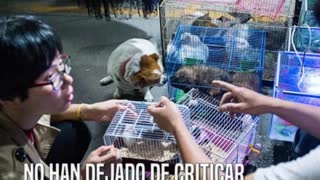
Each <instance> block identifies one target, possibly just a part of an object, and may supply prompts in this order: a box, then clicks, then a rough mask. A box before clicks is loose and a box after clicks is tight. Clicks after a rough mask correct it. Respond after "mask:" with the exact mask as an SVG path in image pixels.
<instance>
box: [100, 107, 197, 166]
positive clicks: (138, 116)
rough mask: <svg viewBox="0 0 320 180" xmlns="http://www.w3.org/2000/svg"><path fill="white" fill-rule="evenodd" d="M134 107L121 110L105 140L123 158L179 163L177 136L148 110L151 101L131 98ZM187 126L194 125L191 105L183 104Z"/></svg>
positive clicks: (110, 126)
mask: <svg viewBox="0 0 320 180" xmlns="http://www.w3.org/2000/svg"><path fill="white" fill-rule="evenodd" d="M128 103H129V104H128V106H129V107H130V108H131V109H134V111H132V110H129V109H128V110H125V111H122V112H121V111H119V112H117V113H116V115H115V116H114V118H113V120H112V121H111V123H110V125H109V127H108V128H107V130H106V132H105V134H104V137H103V138H104V143H105V144H106V145H114V146H115V147H116V148H118V149H120V153H121V156H122V158H126V159H139V160H145V161H147V162H167V163H178V162H180V161H181V159H180V153H179V151H178V148H177V144H176V141H175V138H174V136H173V135H172V134H170V133H167V132H165V131H163V130H161V129H159V127H158V126H157V125H156V124H155V123H154V122H153V117H152V116H151V115H150V114H149V113H148V112H147V107H148V106H149V105H151V103H147V102H137V101H129V102H128ZM178 108H179V109H180V111H181V113H182V115H183V119H184V121H185V124H186V125H187V127H190V124H191V122H190V112H189V108H188V107H186V106H184V105H179V106H178Z"/></svg>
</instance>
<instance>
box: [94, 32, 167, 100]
mask: <svg viewBox="0 0 320 180" xmlns="http://www.w3.org/2000/svg"><path fill="white" fill-rule="evenodd" d="M163 73H164V70H163V66H162V61H161V58H160V55H159V52H158V50H157V48H156V47H155V45H154V44H153V43H152V42H150V41H148V40H145V39H137V38H135V39H129V40H127V41H125V42H124V43H122V44H120V45H119V46H118V47H117V48H116V49H115V50H114V51H113V52H112V53H111V55H110V57H109V61H108V74H109V75H110V76H111V78H112V80H113V82H115V85H116V88H117V89H116V91H115V92H114V94H113V97H114V98H127V99H139V98H137V97H143V99H144V100H145V101H149V102H150V101H153V99H154V98H153V96H152V94H151V92H150V87H152V86H162V85H164V84H165V83H166V76H165V75H164V74H163ZM111 78H110V77H109V79H111ZM106 81H108V76H107V77H105V78H103V79H101V80H100V83H101V84H105V83H106Z"/></svg>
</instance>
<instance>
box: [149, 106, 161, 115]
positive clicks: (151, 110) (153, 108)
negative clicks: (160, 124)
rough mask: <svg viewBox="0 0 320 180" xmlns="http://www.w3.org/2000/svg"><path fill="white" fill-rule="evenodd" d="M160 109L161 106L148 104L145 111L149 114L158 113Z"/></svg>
mask: <svg viewBox="0 0 320 180" xmlns="http://www.w3.org/2000/svg"><path fill="white" fill-rule="evenodd" d="M160 110H161V107H159V106H158V105H154V104H153V105H150V106H149V107H148V109H147V111H148V112H149V113H150V114H151V115H154V114H157V113H159V112H160Z"/></svg>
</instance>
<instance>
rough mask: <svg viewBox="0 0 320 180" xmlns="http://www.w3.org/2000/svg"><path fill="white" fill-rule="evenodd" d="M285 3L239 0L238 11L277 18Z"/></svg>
mask: <svg viewBox="0 0 320 180" xmlns="http://www.w3.org/2000/svg"><path fill="white" fill-rule="evenodd" d="M284 3H285V0H271V1H270V0H239V2H238V3H237V11H240V12H245V13H251V14H259V15H264V16H270V17H272V18H276V17H277V16H278V14H279V13H281V11H282V8H283V6H284Z"/></svg>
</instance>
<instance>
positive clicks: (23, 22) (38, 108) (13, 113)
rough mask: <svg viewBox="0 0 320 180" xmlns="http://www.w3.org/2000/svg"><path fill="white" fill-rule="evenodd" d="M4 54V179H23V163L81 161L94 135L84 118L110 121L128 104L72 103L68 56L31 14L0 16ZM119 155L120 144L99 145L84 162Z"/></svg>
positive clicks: (0, 171)
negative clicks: (118, 147) (115, 145)
mask: <svg viewBox="0 0 320 180" xmlns="http://www.w3.org/2000/svg"><path fill="white" fill-rule="evenodd" d="M0 57H1V58H0V63H1V65H0V82H1V83H2V86H1V88H0V139H1V141H0V179H22V178H23V176H24V164H30V163H41V164H43V165H44V167H45V168H46V169H47V168H48V166H47V164H46V163H79V162H80V161H81V160H82V158H83V156H84V154H85V152H86V150H87V147H88V144H89V142H90V139H91V138H90V134H89V131H88V129H87V127H86V126H85V125H84V123H83V122H81V121H80V120H93V121H101V122H102V121H110V120H111V119H112V118H113V116H114V114H115V113H116V112H117V111H118V110H124V109H126V108H127V107H126V106H125V105H124V103H123V102H124V101H121V100H109V101H105V102H99V103H94V104H72V100H73V88H72V81H73V79H72V77H71V76H70V75H69V73H70V70H71V67H70V57H69V56H67V55H65V54H63V49H62V44H61V41H60V38H59V37H58V35H57V34H56V32H55V31H54V30H53V29H52V28H51V27H50V26H48V25H47V24H45V23H43V22H42V21H40V20H38V19H36V18H34V17H32V16H13V17H6V18H2V19H0ZM50 115H51V116H50ZM66 119H67V120H70V121H65V120H66ZM50 121H51V123H50ZM52 124H55V127H52V126H51V125H52ZM59 129H60V131H61V132H60V133H59ZM51 147H52V148H51ZM119 160H120V155H119V151H118V150H117V149H116V148H114V147H112V146H101V147H100V148H98V149H97V150H95V151H93V152H91V153H90V154H89V156H88V157H87V158H86V159H85V160H84V164H86V163H104V162H108V163H111V162H117V161H119ZM45 162H46V163H45ZM46 176H48V174H46Z"/></svg>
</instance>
